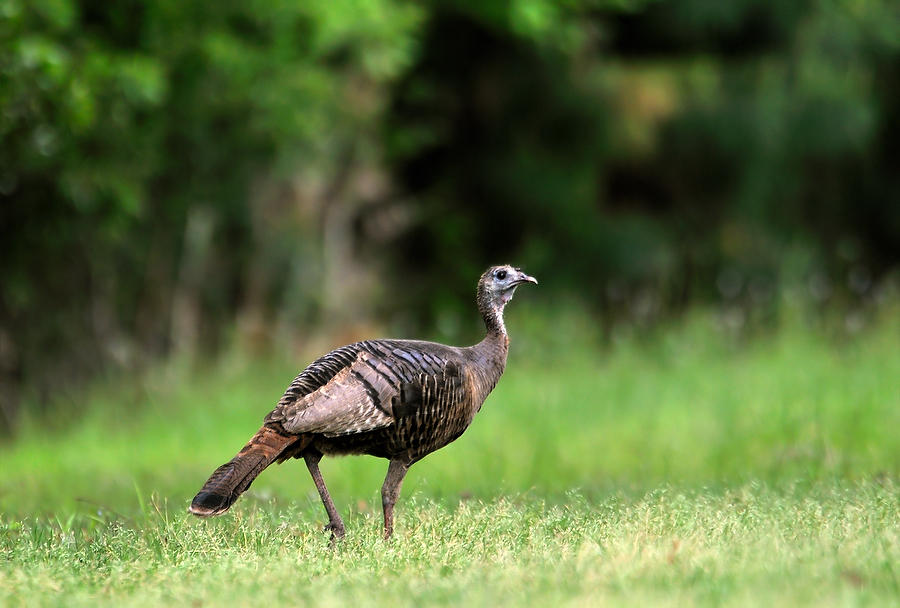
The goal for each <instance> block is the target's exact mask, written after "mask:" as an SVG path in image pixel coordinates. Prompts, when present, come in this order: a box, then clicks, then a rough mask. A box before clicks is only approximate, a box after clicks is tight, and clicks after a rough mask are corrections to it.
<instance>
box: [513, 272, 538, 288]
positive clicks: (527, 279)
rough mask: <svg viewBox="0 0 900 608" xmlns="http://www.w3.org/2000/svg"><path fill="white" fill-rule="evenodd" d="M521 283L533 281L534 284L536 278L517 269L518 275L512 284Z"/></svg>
mask: <svg viewBox="0 0 900 608" xmlns="http://www.w3.org/2000/svg"><path fill="white" fill-rule="evenodd" d="M521 283H534V284H535V285H537V284H538V282H537V279H536V278H534V277H532V276H529V275H527V274H525V273H524V272H522V271H519V276H518V277H516V280H515V282H514V283H513V284H514V285H519V284H521Z"/></svg>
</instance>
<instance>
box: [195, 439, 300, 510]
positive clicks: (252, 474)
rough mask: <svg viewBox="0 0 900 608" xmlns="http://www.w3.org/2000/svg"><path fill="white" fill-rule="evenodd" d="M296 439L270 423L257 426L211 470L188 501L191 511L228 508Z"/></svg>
mask: <svg viewBox="0 0 900 608" xmlns="http://www.w3.org/2000/svg"><path fill="white" fill-rule="evenodd" d="M297 439H298V437H297V435H285V434H282V433H280V432H278V431H277V430H275V429H273V428H271V427H269V426H264V427H262V428H261V429H259V431H257V433H256V435H254V436H253V438H251V439H250V441H248V442H247V445H245V446H244V447H243V448H242V449H241V451H240V452H238V453H237V455H236V456H235V457H234V458H232V459H231V460H229V461H228V462H226V463H225V464H223V465H222V466H220V467H219V468H218V469H216V470H215V471H213V474H212V475H210V477H209V480H208V481H207V482H206V483H205V484H203V487H202V488H201V489H200V491H199V492H198V493H197V495H196V496H195V497H194V500H193V501H192V502H191V506H190V509H189V510H190V512H191V513H193V514H194V515H197V516H199V517H209V516H212V515H221V514H222V513H224V512H225V511H227V510H228V509H229V508H230V507H231V505H233V504H234V501H236V500H237V499H238V496H240V495H241V494H242V493H243V492H244V491H245V490H246V489H247V488H249V487H250V484H251V483H253V480H254V479H256V476H257V475H259V474H260V473H261V472H262V470H263V469H265V468H266V467H267V466H269V465H270V464H272V462H273V461H274V460H275V459H276V458H278V456H279V455H281V453H282V452H284V450H285V448H287V447H288V446H289V445H291V444H292V443H294V442H295V441H297Z"/></svg>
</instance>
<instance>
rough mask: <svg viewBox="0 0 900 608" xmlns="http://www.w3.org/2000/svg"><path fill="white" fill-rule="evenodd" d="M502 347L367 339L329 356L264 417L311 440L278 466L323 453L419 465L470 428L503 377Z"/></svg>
mask: <svg viewBox="0 0 900 608" xmlns="http://www.w3.org/2000/svg"><path fill="white" fill-rule="evenodd" d="M507 344H508V341H507V340H505V339H503V340H490V341H485V342H482V343H480V344H478V345H476V346H472V347H468V348H453V347H449V346H445V345H443V344H437V343H435V342H424V341H417V340H368V341H364V342H357V343H355V344H350V345H348V346H344V347H341V348H339V349H336V350H334V351H332V352H331V353H329V354H328V355H325V356H324V357H321V358H319V359H318V360H316V361H314V362H313V363H312V364H310V366H309V367H307V368H306V369H305V370H304V371H303V372H301V373H300V375H298V376H297V377H296V378H295V379H294V381H293V382H292V383H291V385H290V386H289V387H288V389H287V390H286V391H285V394H284V396H283V397H282V398H281V400H280V401H279V403H278V405H277V406H276V407H275V409H274V410H273V411H272V412H271V413H270V414H269V415H268V416H266V419H265V424H267V425H271V426H273V427H276V428H278V427H280V429H282V430H284V431H285V432H287V433H291V434H309V437H308V439H307V440H306V441H297V442H295V444H292V445H291V446H288V447H287V448H286V449H285V451H284V452H282V454H281V455H280V456H279V458H278V460H279V461H284V460H287V459H289V458H292V457H301V456H302V453H303V452H304V451H305V450H307V449H309V448H313V449H315V450H316V451H318V452H319V453H321V454H324V455H341V454H368V455H371V456H377V457H380V458H388V459H403V460H404V461H406V462H408V463H409V464H412V463H414V462H416V461H417V460H420V459H421V458H423V457H424V456H426V455H427V454H429V453H431V452H433V451H435V450H437V449H440V448H442V447H444V446H445V445H447V444H448V443H450V442H451V441H453V440H454V439H456V438H458V437H459V436H460V435H462V434H463V432H464V431H465V430H466V428H467V427H468V426H469V424H471V422H472V419H473V418H474V417H475V414H476V413H477V412H478V410H479V409H480V408H481V405H482V404H483V403H484V400H485V398H486V397H487V396H488V394H489V393H490V391H491V390H492V389H493V388H494V386H495V385H496V383H497V381H498V380H499V379H500V376H501V375H502V374H503V370H504V368H505V367H506V355H507ZM332 393H333V394H334V396H333V397H332V395H331V394H332ZM350 395H352V396H350ZM310 397H311V398H310ZM329 397H331V398H329ZM304 398H306V399H304ZM332 400H340V403H331V402H330V401H332ZM320 410H321V411H323V413H326V421H321V420H320V416H319V415H318V412H319V411H320Z"/></svg>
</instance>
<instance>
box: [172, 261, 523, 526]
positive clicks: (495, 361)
mask: <svg viewBox="0 0 900 608" xmlns="http://www.w3.org/2000/svg"><path fill="white" fill-rule="evenodd" d="M522 283H537V280H535V279H534V277H530V276H528V275H527V274H525V273H523V272H522V271H521V270H519V269H518V268H513V267H511V266H493V267H491V268H489V269H488V270H487V271H485V273H484V274H483V275H481V278H480V279H479V281H478V289H477V298H476V300H477V303H478V310H479V312H481V316H482V317H483V318H484V324H485V326H486V328H487V335H486V336H485V338H484V339H483V340H482V341H481V342H479V343H478V344H476V345H474V346H469V347H467V348H460V347H453V346H445V345H443V344H437V343H434V342H423V341H418V340H366V341H363V342H357V343H355V344H350V345H348V346H342V347H340V348H337V349H335V350H333V351H331V352H330V353H328V354H327V355H325V356H323V357H321V358H319V359H317V360H316V361H314V362H313V363H311V364H310V366H309V367H307V368H306V369H305V370H303V371H302V372H301V373H300V375H298V376H297V377H296V378H295V379H294V381H293V382H291V385H290V386H289V387H288V388H287V391H286V392H285V393H284V396H283V397H282V398H281V400H280V401H279V402H278V405H276V406H275V409H274V410H272V411H271V412H270V413H269V414H268V415H267V416H266V417H265V420H264V422H263V426H262V428H261V429H260V430H259V431H258V432H257V433H256V435H254V436H253V438H252V439H250V441H249V442H248V443H247V445H245V446H244V447H243V448H242V449H241V451H240V452H238V454H237V455H236V456H235V457H234V458H232V459H231V460H230V461H229V462H227V463H226V464H223V465H222V466H220V467H219V468H218V469H216V470H215V471H214V472H213V474H212V476H210V478H209V480H208V481H207V482H206V484H205V485H204V486H203V488H202V489H201V490H200V492H199V493H198V494H197V496H195V497H194V500H193V502H192V503H191V506H190V512H191V513H193V514H194V515H198V516H200V517H207V516H211V515H220V514H222V513H224V512H225V511H227V510H228V509H229V507H231V505H232V504H234V502H235V500H237V498H238V496H240V495H241V493H242V492H244V491H245V490H246V489H247V488H249V487H250V484H251V483H252V482H253V479H254V478H255V477H256V476H257V475H259V473H260V472H261V471H262V470H263V469H265V468H266V467H267V466H269V465H270V464H272V462H275V461H278V462H279V463H280V462H283V461H285V460H287V459H289V458H303V459H304V460H305V461H306V466H307V467H308V468H309V472H310V474H311V475H312V478H313V481H314V482H315V484H316V489H318V491H319V496H321V498H322V503H323V504H324V505H325V511H326V512H327V513H328V519H329V523H328V526H327V527H328V529H330V530H331V533H332V538H340V537H342V536H343V535H344V523H343V521H342V520H341V517H340V515H338V512H337V509H336V508H335V506H334V502H332V500H331V496H329V494H328V490H327V488H326V487H325V481H324V480H323V479H322V474H321V473H320V472H319V460H320V459H321V458H322V456H323V455H325V454H329V455H338V454H370V455H372V456H378V457H381V458H387V459H388V460H390V465H389V466H388V472H387V476H386V477H385V480H384V485H383V486H382V488H381V500H382V507H383V509H384V537H385V538H390V536H391V534H392V533H393V528H394V503H395V502H396V500H397V497H398V495H399V494H400V486H401V484H402V483H403V478H404V477H405V476H406V472H407V471H408V470H409V467H410V466H411V465H412V464H413V463H415V462H416V461H418V460H421V459H422V458H423V457H425V456H426V455H427V454H430V453H431V452H433V451H435V450H437V449H439V448H442V447H444V446H445V445H447V444H448V443H450V442H451V441H453V440H454V439H456V438H457V437H459V436H460V435H462V433H463V431H465V430H466V428H467V427H468V426H469V424H470V423H471V422H472V418H473V417H474V416H475V414H476V412H478V410H479V409H481V404H482V403H484V400H485V398H486V397H487V396H488V394H489V393H490V392H491V390H492V389H493V388H494V386H495V385H496V384H497V381H498V380H499V379H500V375H501V374H503V370H504V368H505V367H506V353H507V350H508V347H509V338H508V337H507V335H506V327H505V325H504V324H503V308H504V307H505V306H506V305H507V304H508V303H509V301H510V300H511V299H512V297H513V293H514V292H515V290H516V287H517V286H519V285H521V284H522Z"/></svg>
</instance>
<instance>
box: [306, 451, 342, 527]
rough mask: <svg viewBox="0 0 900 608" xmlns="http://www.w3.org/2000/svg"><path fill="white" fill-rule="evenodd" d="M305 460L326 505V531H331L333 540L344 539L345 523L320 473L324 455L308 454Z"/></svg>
mask: <svg viewBox="0 0 900 608" xmlns="http://www.w3.org/2000/svg"><path fill="white" fill-rule="evenodd" d="M303 459H304V460H305V461H306V468H308V469H309V474H310V475H312V478H313V481H314V482H315V483H316V489H317V490H318V491H319V497H321V499H322V504H323V505H325V512H326V513H328V526H326V529H327V530H331V538H332V539H335V538H343V537H344V522H343V521H342V520H341V516H340V515H339V514H338V512H337V509H336V508H335V506H334V501H332V500H331V496H330V495H329V494H328V488H326V487H325V480H324V479H322V473H321V472H320V471H319V461H320V460H322V455H321V454H319V453H315V452H314V453H309V452H307V453H306V454H304V455H303Z"/></svg>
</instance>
